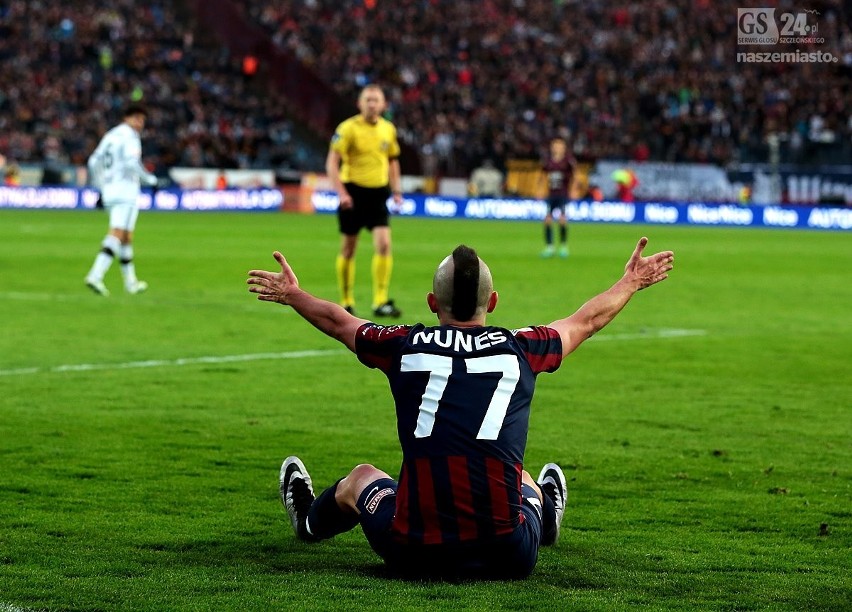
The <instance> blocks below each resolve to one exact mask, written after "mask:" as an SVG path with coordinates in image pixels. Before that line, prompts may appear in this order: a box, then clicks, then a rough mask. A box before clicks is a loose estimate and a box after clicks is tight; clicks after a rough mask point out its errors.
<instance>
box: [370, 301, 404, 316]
mask: <svg viewBox="0 0 852 612" xmlns="http://www.w3.org/2000/svg"><path fill="white" fill-rule="evenodd" d="M373 314H374V315H376V316H377V317H393V318H394V319H396V318H398V317H399V316H400V315H402V311H401V310H400V309H399V308H397V307H396V306H394V303H393V300H388V301H387V302H385V303H384V304H382V305H381V306H378V307H376V308H374V309H373Z"/></svg>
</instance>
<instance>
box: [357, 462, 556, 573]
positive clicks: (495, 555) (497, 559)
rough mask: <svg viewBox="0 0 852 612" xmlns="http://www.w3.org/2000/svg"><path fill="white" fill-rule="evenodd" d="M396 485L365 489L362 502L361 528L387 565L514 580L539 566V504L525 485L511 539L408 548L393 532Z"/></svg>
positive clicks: (380, 484) (401, 569)
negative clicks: (521, 518)
mask: <svg viewBox="0 0 852 612" xmlns="http://www.w3.org/2000/svg"><path fill="white" fill-rule="evenodd" d="M396 490H397V482H396V481H395V480H393V479H391V478H382V479H379V480H376V481H375V482H372V483H371V484H370V485H369V486H367V487H366V488H365V489H364V491H363V492H362V493H361V496H360V497H359V498H358V503H357V506H358V511H359V512H360V513H361V514H360V522H361V528H362V529H363V530H364V535H365V536H366V537H367V541H368V542H369V543H370V546H371V547H372V549H373V550H374V551H375V552H376V553H377V554H378V555H379V556H380V557H381V558H382V559H384V561H385V564H386V565H387V567H388V568H389V569H390V570H392V571H394V572H395V573H399V574H402V575H408V576H412V577H424V576H442V577H450V578H467V577H474V578H486V579H516V578H525V577H526V576H529V574H530V573H531V572H532V571H533V568H535V564H536V562H537V561H538V549H539V546H540V544H541V532H542V519H541V501H540V500H539V498H538V496H536V494H535V491H534V490H533V489H532V487H530V486H529V485H522V487H521V493H522V498H523V503H522V504H521V514H522V515H523V522H521V523H520V525H518V527H517V529H515V531H514V532H513V533H511V534H509V535H508V536H503V537H500V538H497V539H495V540H493V541H489V542H474V543H462V544H441V545H422V546H418V545H410V544H401V543H399V542H397V541H396V540H395V539H394V537H393V534H392V533H391V526H392V525H393V521H394V516H395V514H396Z"/></svg>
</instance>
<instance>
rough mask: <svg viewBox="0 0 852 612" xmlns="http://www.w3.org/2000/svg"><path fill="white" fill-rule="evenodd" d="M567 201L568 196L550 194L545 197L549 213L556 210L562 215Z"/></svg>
mask: <svg viewBox="0 0 852 612" xmlns="http://www.w3.org/2000/svg"><path fill="white" fill-rule="evenodd" d="M567 203H568V198H566V197H565V196H551V197H549V198H547V210H548V213H549V214H551V215H552V214H553V213H554V212H556V211H557V210H558V211H559V213H560V214H561V215H562V216H563V217H564V216H565V205H566V204H567Z"/></svg>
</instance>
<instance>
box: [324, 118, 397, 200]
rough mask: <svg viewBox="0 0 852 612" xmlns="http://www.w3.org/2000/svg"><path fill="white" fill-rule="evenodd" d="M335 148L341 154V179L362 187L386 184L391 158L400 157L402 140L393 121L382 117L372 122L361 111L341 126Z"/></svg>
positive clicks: (332, 141) (335, 135)
mask: <svg viewBox="0 0 852 612" xmlns="http://www.w3.org/2000/svg"><path fill="white" fill-rule="evenodd" d="M331 149H332V150H333V151H337V152H338V153H339V154H340V157H341V159H342V160H343V163H342V164H341V166H340V181H341V182H343V183H355V184H356V185H359V186H361V187H384V186H385V185H387V184H388V182H389V181H390V178H389V175H388V161H389V160H391V159H394V158H396V157H399V142H398V141H397V139H396V128H395V127H394V125H393V123H391V122H390V121H388V120H387V119H385V118H384V117H379V119H378V121H377V122H376V123H368V122H367V121H366V120H365V119H364V117H362V116H361V115H355V116H354V117H350V118H349V119H347V120H346V121H344V122H343V123H341V124H340V125H338V126H337V129H336V130H335V131H334V136H332V138H331Z"/></svg>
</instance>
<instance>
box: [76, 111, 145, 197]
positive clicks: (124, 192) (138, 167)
mask: <svg viewBox="0 0 852 612" xmlns="http://www.w3.org/2000/svg"><path fill="white" fill-rule="evenodd" d="M87 165H88V168H89V175H90V176H91V183H92V185H93V186H94V187H95V188H96V189H98V190H100V192H101V197H102V198H103V201H104V204H107V205H111V204H136V200H137V199H138V198H139V186H140V182H144V183H145V184H147V185H156V184H157V177H156V176H154V175H153V174H151V173H149V172H148V171H147V170H145V167H144V166H143V165H142V141H141V139H140V138H139V134H138V133H137V132H136V130H134V129H133V128H132V127H130V126H129V125H128V124H126V123H122V124H120V125H117V126H116V127H114V128H112V129H111V130H110V131H108V132H107V133H106V134H104V137H103V138H102V139H101V142H100V143H99V144H98V146H97V148H96V149H95V152H94V153H92V155H91V157H89V161H88V163H87Z"/></svg>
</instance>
